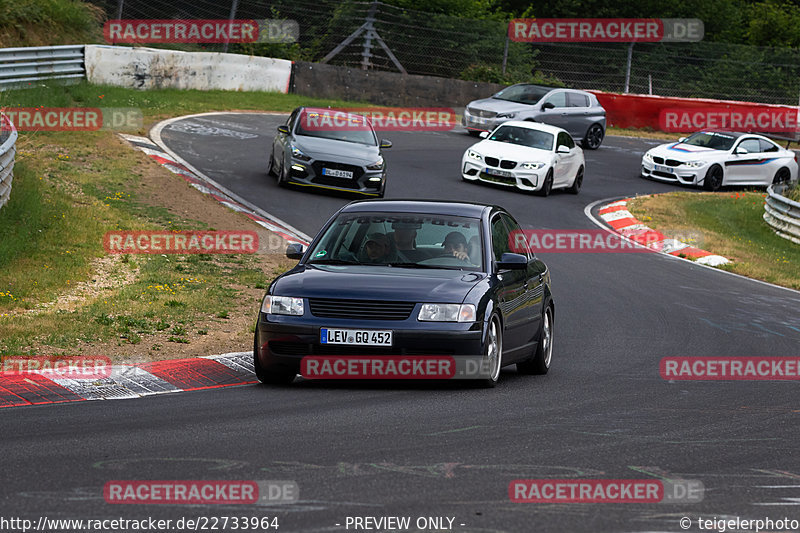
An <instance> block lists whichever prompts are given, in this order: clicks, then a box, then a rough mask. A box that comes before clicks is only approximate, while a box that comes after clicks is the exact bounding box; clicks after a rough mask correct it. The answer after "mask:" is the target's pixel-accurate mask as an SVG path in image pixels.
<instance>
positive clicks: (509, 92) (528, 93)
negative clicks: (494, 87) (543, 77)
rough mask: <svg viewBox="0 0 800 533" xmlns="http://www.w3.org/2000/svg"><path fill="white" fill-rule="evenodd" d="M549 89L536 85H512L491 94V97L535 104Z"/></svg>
mask: <svg viewBox="0 0 800 533" xmlns="http://www.w3.org/2000/svg"><path fill="white" fill-rule="evenodd" d="M550 91H552V89H551V88H550V87H540V86H538V85H512V86H511V87H506V88H505V89H503V90H502V91H500V92H499V93H497V94H496V95H494V96H492V98H497V99H498V100H508V101H509V102H517V103H520V104H535V103H536V102H538V101H539V100H541V99H542V97H543V96H544V95H546V94H547V93H549V92H550Z"/></svg>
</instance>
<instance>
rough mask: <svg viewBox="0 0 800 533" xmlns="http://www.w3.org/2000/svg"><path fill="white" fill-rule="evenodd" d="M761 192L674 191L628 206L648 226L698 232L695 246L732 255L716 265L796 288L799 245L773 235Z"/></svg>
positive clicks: (799, 277)
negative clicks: (699, 238)
mask: <svg viewBox="0 0 800 533" xmlns="http://www.w3.org/2000/svg"><path fill="white" fill-rule="evenodd" d="M764 196H765V195H764V193H763V192H761V191H758V192H719V193H693V192H674V193H667V194H659V195H654V196H651V197H646V198H639V199H637V200H634V201H633V202H631V203H629V208H630V210H631V212H632V213H633V214H634V216H636V217H637V218H638V219H639V220H642V221H643V222H645V223H646V224H647V225H648V226H650V227H652V228H654V229H662V230H663V229H665V228H670V229H673V230H680V229H691V230H699V231H701V232H702V235H703V239H702V242H699V243H698V244H697V247H699V248H702V249H704V250H707V251H709V252H712V253H715V254H719V255H721V256H723V257H727V258H729V259H733V263H730V264H728V265H725V266H723V267H721V268H724V269H726V270H730V271H732V272H736V273H738V274H742V275H744V276H748V277H752V278H756V279H761V280H764V281H768V282H770V283H775V284H777V285H783V286H785V287H791V288H794V289H800V245H797V244H794V243H792V242H790V241H788V240H786V239H783V238H781V237H778V236H777V235H775V233H773V231H772V230H771V229H770V227H769V226H768V225H767V224H766V222H764V220H763V218H762V216H763V215H764Z"/></svg>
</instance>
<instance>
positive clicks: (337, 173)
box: [322, 167, 353, 179]
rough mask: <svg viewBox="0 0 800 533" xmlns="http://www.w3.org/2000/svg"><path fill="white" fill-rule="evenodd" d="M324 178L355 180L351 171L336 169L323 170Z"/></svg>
mask: <svg viewBox="0 0 800 533" xmlns="http://www.w3.org/2000/svg"><path fill="white" fill-rule="evenodd" d="M322 175H323V176H333V177H334V178H347V179H353V173H352V172H351V171H349V170H339V169H336V168H324V167H323V169H322Z"/></svg>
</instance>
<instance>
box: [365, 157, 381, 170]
mask: <svg viewBox="0 0 800 533" xmlns="http://www.w3.org/2000/svg"><path fill="white" fill-rule="evenodd" d="M383 163H384V161H383V157H379V158H378V160H377V161H375V162H374V163H372V164H371V165H367V170H383Z"/></svg>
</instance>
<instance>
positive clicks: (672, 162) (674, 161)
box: [665, 159, 683, 167]
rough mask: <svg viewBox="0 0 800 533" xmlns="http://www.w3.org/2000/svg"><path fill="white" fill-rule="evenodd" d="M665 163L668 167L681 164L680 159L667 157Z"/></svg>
mask: <svg viewBox="0 0 800 533" xmlns="http://www.w3.org/2000/svg"><path fill="white" fill-rule="evenodd" d="M665 163H666V165H667V166H668V167H677V166H678V165H682V164H683V162H682V161H678V160H677V159H667V160H666V161H665Z"/></svg>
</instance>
